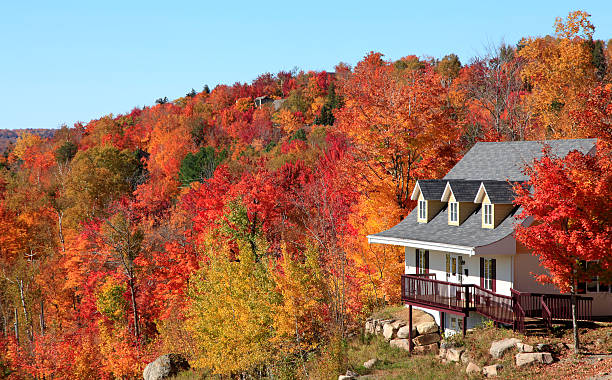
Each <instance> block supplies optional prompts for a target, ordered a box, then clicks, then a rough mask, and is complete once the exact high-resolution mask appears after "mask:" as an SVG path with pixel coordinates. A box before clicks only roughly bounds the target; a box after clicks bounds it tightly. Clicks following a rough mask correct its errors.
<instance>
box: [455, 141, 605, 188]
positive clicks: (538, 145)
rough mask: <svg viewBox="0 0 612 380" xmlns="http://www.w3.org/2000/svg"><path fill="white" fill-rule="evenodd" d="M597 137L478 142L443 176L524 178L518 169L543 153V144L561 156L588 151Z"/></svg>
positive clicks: (501, 179)
mask: <svg viewBox="0 0 612 380" xmlns="http://www.w3.org/2000/svg"><path fill="white" fill-rule="evenodd" d="M596 141H597V139H577V140H544V141H510V142H478V143H476V144H475V145H474V146H473V147H472V149H470V150H469V152H467V153H466V154H465V156H464V157H463V158H462V159H461V161H459V162H458V163H457V164H456V165H455V166H454V167H453V168H452V169H451V170H450V171H449V172H448V174H447V175H446V176H445V177H444V179H478V180H482V179H486V180H498V181H505V180H511V181H524V180H527V179H528V178H527V177H526V176H525V174H523V173H522V172H521V169H522V168H523V167H524V166H525V165H528V164H531V162H532V161H533V159H534V158H537V157H541V156H542V147H543V146H544V144H546V145H549V146H550V147H551V153H552V154H554V155H556V156H560V157H563V156H565V155H567V154H568V153H569V152H570V151H572V150H578V151H580V152H582V153H587V152H589V151H590V150H591V149H593V147H594V146H595V142H596Z"/></svg>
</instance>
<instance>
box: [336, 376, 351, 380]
mask: <svg viewBox="0 0 612 380" xmlns="http://www.w3.org/2000/svg"><path fill="white" fill-rule="evenodd" d="M338 380H355V378H354V377H352V376H345V375H340V376H338Z"/></svg>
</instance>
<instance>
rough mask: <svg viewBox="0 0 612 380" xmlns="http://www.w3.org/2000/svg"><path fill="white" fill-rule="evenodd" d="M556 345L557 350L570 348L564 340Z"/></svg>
mask: <svg viewBox="0 0 612 380" xmlns="http://www.w3.org/2000/svg"><path fill="white" fill-rule="evenodd" d="M556 347H557V350H559V351H563V350H565V349H567V348H568V346H567V344H565V343H563V342H559V343H557V345H556Z"/></svg>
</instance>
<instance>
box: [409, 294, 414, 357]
mask: <svg viewBox="0 0 612 380" xmlns="http://www.w3.org/2000/svg"><path fill="white" fill-rule="evenodd" d="M412 348H413V344H412V305H408V352H410V353H411V354H412Z"/></svg>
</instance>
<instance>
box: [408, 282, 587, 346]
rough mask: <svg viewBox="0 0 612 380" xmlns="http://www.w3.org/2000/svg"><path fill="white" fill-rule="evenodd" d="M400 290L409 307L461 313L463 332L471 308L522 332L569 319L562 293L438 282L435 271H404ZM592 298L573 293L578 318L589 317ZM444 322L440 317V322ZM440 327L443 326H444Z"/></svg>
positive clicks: (566, 299) (568, 307) (566, 297)
mask: <svg viewBox="0 0 612 380" xmlns="http://www.w3.org/2000/svg"><path fill="white" fill-rule="evenodd" d="M401 291H402V297H401V298H402V302H404V303H405V304H408V305H409V306H419V307H423V308H428V309H433V310H437V311H440V312H442V313H450V314H456V315H460V316H463V328H462V330H463V334H464V335H465V332H466V329H467V325H466V323H467V322H466V320H467V317H468V315H469V313H470V312H471V311H474V312H476V313H479V314H481V315H483V316H485V317H486V318H488V319H490V320H492V321H494V322H495V323H496V324H504V325H512V328H513V329H514V330H517V331H519V332H521V333H526V328H527V325H529V324H530V323H531V324H533V323H534V322H535V323H539V324H542V325H543V326H544V327H546V328H551V327H552V324H553V321H567V320H571V319H572V309H571V296H570V295H565V294H544V293H524V292H519V291H516V290H514V289H510V292H511V295H510V296H507V295H502V294H498V293H495V292H492V291H490V290H488V289H484V288H483V287H481V286H479V285H475V284H459V283H454V282H447V281H439V280H436V279H435V274H404V275H402V279H401ZM592 301H593V298H591V297H584V296H576V308H577V317H578V320H581V321H589V320H591V319H592ZM443 321H444V319H443V318H441V322H442V324H443V323H444V322H443ZM440 327H441V328H442V329H444V326H443V325H442V326H440Z"/></svg>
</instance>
